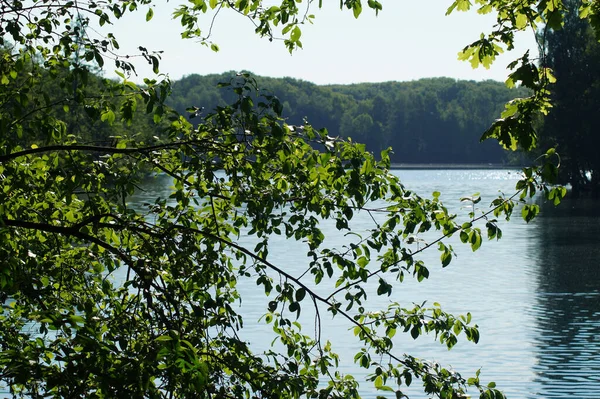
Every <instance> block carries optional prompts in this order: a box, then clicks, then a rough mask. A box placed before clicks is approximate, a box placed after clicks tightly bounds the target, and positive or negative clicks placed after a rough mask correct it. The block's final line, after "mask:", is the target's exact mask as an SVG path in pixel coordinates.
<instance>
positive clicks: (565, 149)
mask: <svg viewBox="0 0 600 399" xmlns="http://www.w3.org/2000/svg"><path fill="white" fill-rule="evenodd" d="M565 5H566V7H567V10H568V14H567V16H566V17H565V20H564V27H563V28H562V29H560V30H552V29H549V30H547V31H543V32H541V33H540V40H542V42H543V43H544V44H545V45H546V47H545V57H546V63H547V65H548V66H549V67H550V68H552V70H553V72H554V75H555V76H556V77H557V79H558V81H557V83H556V84H555V85H554V88H553V92H552V102H553V105H554V106H553V108H552V110H551V112H550V113H549V114H548V116H547V117H546V118H545V121H544V125H543V127H542V138H543V139H544V141H545V143H546V144H547V145H550V146H556V147H557V150H558V151H559V152H560V154H561V159H562V162H561V163H562V164H563V168H561V172H562V174H563V176H562V179H563V181H564V182H565V183H566V182H569V183H571V185H572V187H573V191H574V192H575V193H580V192H581V191H582V190H585V189H591V190H590V191H592V192H593V194H594V196H597V195H599V194H600V182H599V176H600V163H599V161H598V157H597V155H596V152H595V150H594V148H595V147H596V144H597V143H598V136H597V134H596V126H598V122H599V121H598V109H599V107H600V75H599V72H598V71H599V68H600V45H599V44H598V42H597V41H596V39H595V37H594V32H593V31H592V28H591V26H590V24H589V22H588V21H586V20H583V19H581V18H580V17H579V8H580V7H581V1H574V0H570V1H567V2H566V4H565Z"/></svg>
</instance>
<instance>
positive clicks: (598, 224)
mask: <svg viewBox="0 0 600 399" xmlns="http://www.w3.org/2000/svg"><path fill="white" fill-rule="evenodd" d="M394 173H396V174H397V175H398V176H400V178H401V179H402V181H403V183H404V185H405V186H406V187H407V188H409V189H411V190H413V191H416V192H417V193H419V194H420V195H422V196H431V193H432V192H433V191H440V192H442V196H441V198H442V200H443V201H444V203H445V204H446V206H448V207H450V208H451V209H453V210H454V211H455V212H458V213H459V214H461V215H464V219H465V220H466V219H467V218H468V217H467V216H466V214H467V213H468V212H469V209H465V208H463V207H462V206H463V204H461V202H460V201H459V198H460V197H462V196H468V195H472V194H474V193H476V192H479V193H481V194H482V198H483V200H482V201H481V202H480V203H479V204H478V207H479V208H480V209H482V210H483V209H484V208H485V207H486V206H487V205H488V204H489V202H490V200H491V199H492V198H494V197H495V196H496V195H497V194H498V191H499V190H500V191H502V192H504V193H506V194H511V193H512V192H513V190H514V185H515V182H516V181H517V180H518V172H517V171H508V170H396V171H394ZM170 185H171V182H170V181H169V179H168V178H166V177H164V176H163V177H158V178H157V179H151V180H150V181H148V182H147V184H146V185H145V191H143V192H140V193H139V194H137V195H136V196H134V197H132V198H131V203H132V205H134V206H135V205H136V204H140V206H141V204H142V203H144V202H153V201H154V200H155V199H156V198H157V197H158V196H168V195H169V191H170V190H169V186H170ZM356 222H357V226H358V227H357V229H359V230H360V229H361V228H363V229H365V230H366V229H367V228H371V227H372V223H373V222H372V221H371V219H370V218H369V217H368V215H366V214H364V215H363V214H359V215H358V218H357V220H356ZM501 227H502V230H503V238H502V239H501V240H500V241H491V242H490V241H487V240H486V241H485V242H484V245H483V246H482V248H481V249H480V250H479V251H477V252H475V253H473V252H472V251H471V250H470V248H469V247H468V246H465V245H462V244H460V242H459V241H458V240H453V241H451V242H450V243H452V244H453V245H454V248H455V250H456V251H457V253H458V257H457V258H455V259H454V261H453V262H452V263H451V264H450V266H448V267H447V268H445V269H442V267H441V265H440V262H439V252H438V251H437V250H436V249H435V248H433V249H434V250H433V251H431V252H430V253H426V254H425V255H424V256H423V260H425V262H426V264H427V265H428V267H429V270H430V278H429V279H428V280H425V281H423V282H421V283H417V282H416V280H413V279H411V278H406V279H405V281H404V283H402V284H399V283H396V284H398V286H397V287H396V288H395V290H394V293H393V295H392V297H391V298H389V297H378V296H376V295H370V296H369V299H368V302H367V306H366V307H368V308H369V309H372V310H376V309H379V308H385V307H387V305H388V304H389V303H390V302H392V301H397V302H400V303H401V304H402V305H403V306H406V307H410V306H411V305H412V303H421V302H423V301H425V300H427V301H428V303H429V304H431V303H433V302H439V303H440V304H442V307H443V309H444V310H447V311H451V312H454V313H457V314H463V313H466V312H471V313H472V315H473V321H474V322H475V323H477V324H478V325H479V327H480V333H481V339H480V341H479V343H478V344H473V343H470V342H467V341H466V339H464V335H462V336H460V337H459V343H458V344H457V345H456V346H455V347H454V348H453V349H452V350H451V351H448V350H447V349H446V348H445V347H443V346H441V345H439V343H437V342H436V341H435V340H434V337H427V336H424V337H420V338H419V339H417V340H413V339H412V338H410V337H409V336H406V337H405V336H403V335H405V334H401V333H400V332H399V333H398V334H397V335H396V337H395V342H396V343H397V345H396V350H397V353H398V354H402V353H408V354H411V355H413V356H416V357H419V358H424V359H429V360H432V361H437V362H438V363H440V364H443V365H445V366H448V365H450V366H452V367H453V368H454V369H455V370H456V371H458V372H460V373H461V374H462V375H463V376H464V377H471V376H473V375H474V373H475V371H476V370H477V369H479V368H481V370H482V371H481V379H482V381H485V382H488V381H495V382H496V383H497V386H498V388H500V389H501V390H503V391H504V392H505V394H506V395H507V396H508V398H509V399H534V398H536V399H537V398H549V399H550V398H551V399H559V398H560V399H575V398H579V399H588V398H589V399H592V398H593V399H598V398H600V262H599V261H600V245H599V244H600V206H598V203H595V202H593V201H585V200H579V201H577V202H575V201H570V200H566V201H564V202H563V204H561V206H559V207H558V208H554V207H552V206H547V205H545V204H542V213H541V215H540V216H539V217H538V218H537V219H536V220H535V221H534V222H532V223H530V224H526V223H525V222H523V221H522V220H521V219H520V212H516V213H515V216H514V217H513V218H512V220H511V221H510V222H508V223H502V224H501ZM323 229H324V233H325V235H326V236H327V237H328V244H329V245H336V246H342V245H344V244H345V243H346V242H347V238H346V237H344V236H343V235H342V234H340V233H339V232H338V231H337V230H336V229H335V227H334V226H333V225H327V224H324V225H323ZM253 243H254V240H253V239H252V238H250V237H242V238H241V239H240V244H242V245H246V246H248V247H250V248H253V245H252V244H253ZM305 253H306V250H305V248H304V247H303V246H302V245H300V244H298V243H294V242H288V241H285V240H283V239H281V238H279V237H274V238H273V240H272V242H271V250H270V260H271V262H273V263H275V264H277V265H278V266H280V267H284V268H285V269H286V270H287V271H288V272H291V273H292V274H295V275H300V274H301V273H302V272H303V271H304V270H305V268H306V265H307V261H306V255H305ZM330 287H331V284H322V286H319V287H318V288H317V290H318V291H319V292H320V293H326V292H328V290H329V289H330ZM256 288H257V286H256V285H255V283H254V281H251V280H247V281H241V282H240V283H239V289H240V291H241V294H242V298H243V302H242V304H241V308H242V309H241V311H242V313H243V314H244V320H245V321H244V329H243V331H242V332H241V334H240V335H241V337H242V338H243V339H245V340H247V341H248V342H250V343H251V345H252V346H253V347H254V348H255V349H256V350H262V349H267V348H269V347H270V343H271V340H272V339H273V336H272V334H270V331H271V330H270V327H269V326H266V325H264V323H262V322H259V321H258V320H259V318H260V317H261V316H262V315H263V314H264V313H265V311H266V303H267V301H268V299H266V298H265V296H264V294H261V289H259V290H257V289H256ZM313 317H314V313H312V315H311V310H310V308H309V307H308V304H306V305H305V308H303V315H302V316H301V322H302V323H303V325H304V326H305V330H304V333H306V334H312V333H313V331H314V318H313ZM323 323H324V324H323V336H324V339H329V340H331V342H332V344H333V347H334V349H335V350H336V351H337V352H338V353H339V354H340V355H341V357H342V362H341V365H340V368H341V371H342V372H344V373H349V374H352V375H354V376H355V377H356V378H357V379H358V380H359V381H361V393H362V394H363V397H364V398H370V399H372V398H375V397H376V395H377V391H375V389H374V388H373V387H372V385H371V384H370V383H367V382H362V381H364V377H365V374H364V371H363V370H364V369H360V368H358V367H356V366H355V365H354V364H353V361H352V358H353V356H354V354H355V353H356V351H357V349H358V348H359V346H358V345H357V343H356V340H355V339H354V335H353V333H352V332H351V331H348V329H349V327H350V326H349V325H348V323H346V322H345V321H344V320H342V319H341V318H336V319H331V318H330V317H328V316H324V317H323ZM461 337H462V338H463V339H460V338H461ZM418 382H419V381H413V385H412V386H411V387H410V389H408V390H406V393H407V394H410V396H411V398H425V394H423V393H422V391H421V390H420V385H419V384H418ZM1 391H2V390H1V389H0V392H1ZM469 393H470V394H471V395H472V397H473V398H477V397H478V396H479V395H478V394H477V392H475V391H471V392H469Z"/></svg>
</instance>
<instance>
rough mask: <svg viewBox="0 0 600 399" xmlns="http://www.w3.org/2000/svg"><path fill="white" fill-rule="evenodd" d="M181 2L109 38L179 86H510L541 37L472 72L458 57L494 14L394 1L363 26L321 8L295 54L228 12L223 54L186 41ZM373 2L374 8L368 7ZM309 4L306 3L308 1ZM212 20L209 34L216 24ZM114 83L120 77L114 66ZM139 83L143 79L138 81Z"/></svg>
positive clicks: (333, 4)
mask: <svg viewBox="0 0 600 399" xmlns="http://www.w3.org/2000/svg"><path fill="white" fill-rule="evenodd" d="M180 2H181V0H179V2H178V1H173V0H171V1H169V2H158V3H160V4H157V5H156V6H155V8H154V17H153V19H152V20H151V21H150V22H146V21H145V16H146V11H147V8H143V7H142V8H141V9H140V10H139V12H134V13H131V14H128V15H127V17H125V18H123V19H122V20H117V21H115V23H114V25H111V26H109V27H108V28H106V29H103V30H101V31H103V32H112V33H113V34H114V35H115V36H116V37H117V39H118V41H119V43H120V46H121V49H120V52H121V54H133V53H135V52H136V51H135V49H137V47H138V46H144V47H146V48H148V49H149V50H161V51H163V54H162V60H161V68H160V72H161V73H166V74H168V75H169V76H170V78H171V79H180V78H181V77H183V76H186V75H190V74H201V75H205V74H211V73H221V72H225V71H231V70H233V71H240V70H247V71H251V72H253V73H254V74H257V75H261V76H271V77H293V78H297V79H302V80H306V81H310V82H314V83H317V84H333V83H339V84H349V83H360V82H384V81H411V80H416V79H420V78H428V77H440V76H445V77H452V78H456V79H467V80H486V79H493V80H499V81H504V80H506V77H507V75H508V70H507V69H506V66H507V65H508V64H509V63H510V62H511V61H512V60H514V59H516V58H518V57H519V56H521V55H522V54H523V53H524V52H525V51H526V50H528V49H530V50H531V54H532V55H536V54H537V50H536V44H535V39H534V35H533V33H532V32H523V33H522V34H519V35H518V36H517V40H516V43H517V45H516V46H515V47H516V48H515V50H513V51H511V52H509V53H505V54H503V55H502V56H501V57H499V58H498V59H497V61H496V62H495V64H494V65H493V66H492V67H491V68H490V69H489V70H486V69H484V68H483V67H480V68H478V69H472V68H471V66H470V64H469V63H468V62H465V61H459V60H458V58H457V54H458V52H459V51H460V50H461V49H462V48H463V47H464V46H465V45H467V44H469V43H472V42H473V41H475V40H477V39H478V38H479V36H480V34H481V33H483V32H489V31H490V30H491V27H492V26H493V24H494V22H495V20H494V16H493V15H491V14H490V15H485V16H482V15H479V14H477V13H476V12H475V10H471V11H470V12H467V13H460V12H454V13H453V14H451V15H449V16H445V13H446V9H447V8H448V6H449V5H450V4H451V3H452V0H410V1H408V0H391V1H390V0H388V1H385V0H383V1H382V4H383V11H381V12H380V13H379V15H378V16H375V13H374V12H372V11H371V10H370V9H367V8H366V5H365V8H364V9H363V14H361V16H360V17H359V18H358V19H355V18H354V16H353V15H352V12H351V11H349V10H344V11H340V9H339V2H338V1H337V0H335V1H334V0H325V1H324V2H323V3H324V7H323V9H318V8H317V7H316V2H315V6H313V7H312V8H311V13H312V14H314V15H315V20H314V23H313V24H312V25H310V24H307V25H305V26H304V27H303V33H302V37H301V41H302V44H303V49H300V50H298V51H295V52H294V53H293V54H291V55H290V53H289V52H288V50H287V49H286V48H285V46H284V44H283V41H279V40H274V41H272V42H270V41H269V40H268V39H266V38H260V37H258V36H257V35H256V34H255V33H254V26H253V25H252V23H251V22H250V21H249V20H247V19H246V18H244V17H242V16H240V15H238V14H235V13H233V12H231V10H223V11H222V12H221V13H220V14H219V15H218V17H217V18H216V20H215V24H214V26H213V30H212V36H211V40H212V41H213V42H214V43H215V44H217V45H218V46H219V47H220V51H219V52H217V53H215V52H213V51H212V50H210V48H208V47H206V46H203V45H201V44H200V43H199V42H198V41H195V40H189V39H188V40H183V39H181V36H180V33H181V26H180V23H179V21H176V20H173V19H172V12H173V10H174V9H175V7H176V6H177V5H178V4H180ZM365 3H366V1H365ZM304 4H306V0H304ZM203 21H204V26H205V27H206V28H205V29H208V26H209V25H210V21H211V17H210V16H207V17H206V19H205V20H203ZM136 65H137V70H138V75H139V76H140V77H139V78H138V79H141V77H144V76H149V75H151V69H150V68H149V67H148V66H147V64H146V63H145V61H144V60H143V59H136ZM106 69H107V72H106V76H108V77H112V76H115V75H114V74H113V73H112V72H111V66H110V64H107V68H106ZM134 80H135V79H134Z"/></svg>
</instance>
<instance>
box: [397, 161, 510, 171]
mask: <svg viewBox="0 0 600 399" xmlns="http://www.w3.org/2000/svg"><path fill="white" fill-rule="evenodd" d="M521 168H522V166H518V165H504V164H493V163H477V164H461V163H392V164H391V166H390V169H510V170H517V169H521Z"/></svg>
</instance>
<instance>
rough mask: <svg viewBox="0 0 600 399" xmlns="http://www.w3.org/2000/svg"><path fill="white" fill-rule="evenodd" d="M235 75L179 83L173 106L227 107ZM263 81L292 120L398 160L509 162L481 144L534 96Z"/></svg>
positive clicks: (403, 85)
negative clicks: (505, 109)
mask: <svg viewBox="0 0 600 399" xmlns="http://www.w3.org/2000/svg"><path fill="white" fill-rule="evenodd" d="M232 74H233V73H232V72H228V73H223V74H220V75H208V76H198V75H191V76H187V77H184V78H182V79H181V80H178V81H175V82H173V93H172V95H171V96H170V97H169V100H168V103H169V105H171V106H173V108H175V109H176V110H177V111H179V112H185V110H186V108H188V107H189V106H190V104H194V105H195V106H197V107H198V108H200V107H204V109H212V108H213V107H214V106H217V105H221V106H224V105H226V104H227V103H229V102H231V101H232V100H233V99H232V98H231V93H229V92H226V91H223V90H219V89H218V88H217V83H218V82H219V81H224V80H227V79H228V78H229V77H230V76H231V75H232ZM256 80H257V82H258V84H259V85H260V87H262V88H263V89H268V90H269V91H271V92H272V93H273V94H275V95H277V96H278V97H280V98H281V99H282V102H283V116H284V118H286V122H287V123H289V124H295V125H300V124H303V123H304V121H305V120H308V121H309V122H310V123H311V124H313V125H315V126H327V130H328V131H329V134H330V135H331V136H334V137H336V136H341V137H343V138H348V137H350V138H352V140H353V141H356V142H360V143H363V144H365V145H366V148H367V150H368V151H370V152H373V153H375V154H379V152H381V151H382V150H384V149H386V148H387V147H390V146H391V147H392V148H393V149H394V151H393V153H391V154H390V159H391V161H392V163H462V164H467V163H486V164H487V163H503V162H505V161H506V155H507V153H508V151H506V150H503V149H502V148H501V147H499V146H498V145H497V144H496V143H493V142H492V141H488V142H485V143H478V141H479V140H478V139H479V137H480V136H481V132H482V131H483V130H485V128H486V127H487V126H488V125H489V123H490V121H491V120H493V119H494V117H495V116H496V115H498V114H499V112H500V111H501V109H502V106H503V104H505V103H506V102H507V101H509V100H513V99H514V98H515V97H518V96H526V95H528V94H529V93H528V91H527V90H523V89H512V90H511V89H508V88H507V87H506V86H505V85H504V84H502V83H500V82H494V81H486V82H469V81H456V80H454V79H450V78H437V79H421V80H419V81H414V82H385V83H359V84H352V85H332V86H317V85H315V84H312V83H309V82H303V81H300V80H296V79H291V78H264V77H257V78H256Z"/></svg>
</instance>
